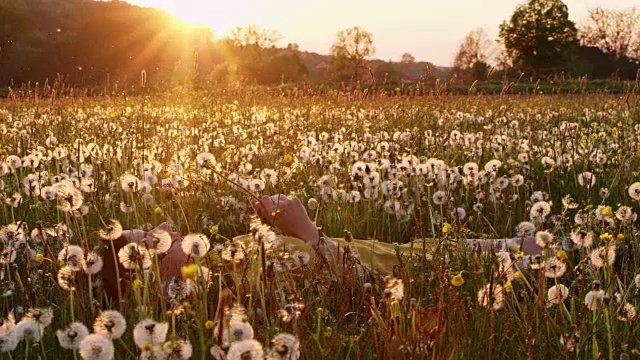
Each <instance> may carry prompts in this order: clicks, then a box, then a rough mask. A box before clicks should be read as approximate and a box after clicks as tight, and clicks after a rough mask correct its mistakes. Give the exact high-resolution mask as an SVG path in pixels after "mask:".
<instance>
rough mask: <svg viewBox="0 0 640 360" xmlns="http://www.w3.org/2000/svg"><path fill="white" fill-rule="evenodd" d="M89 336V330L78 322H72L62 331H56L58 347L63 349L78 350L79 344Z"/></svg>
mask: <svg viewBox="0 0 640 360" xmlns="http://www.w3.org/2000/svg"><path fill="white" fill-rule="evenodd" d="M87 336H89V329H87V327H86V326H85V325H84V324H83V323H80V322H74V323H72V324H70V325H69V327H67V328H66V329H64V330H58V331H56V337H57V338H58V342H59V343H60V346H61V347H62V348H64V349H69V350H78V349H79V348H80V343H81V342H82V340H84V338H86V337H87Z"/></svg>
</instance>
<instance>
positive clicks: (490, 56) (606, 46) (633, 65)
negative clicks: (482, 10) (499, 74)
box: [453, 0, 640, 79]
mask: <svg viewBox="0 0 640 360" xmlns="http://www.w3.org/2000/svg"><path fill="white" fill-rule="evenodd" d="M499 29H500V32H499V38H498V39H497V41H491V40H490V39H488V37H487V35H486V33H485V32H484V30H483V29H476V30H474V31H472V32H471V33H469V34H468V35H467V36H466V37H465V38H464V39H463V41H462V42H461V43H460V45H459V47H458V51H457V53H456V56H455V60H454V66H453V67H454V72H455V73H456V74H457V75H460V76H467V77H471V78H474V79H483V78H485V77H486V76H487V73H488V72H489V71H490V69H491V66H493V67H494V68H496V69H498V70H502V71H504V72H506V73H512V75H513V74H517V73H528V74H532V75H536V76H540V75H545V74H547V75H548V74H554V75H556V74H559V73H562V74H573V75H574V76H588V77H589V78H614V79H635V78H636V76H637V75H638V69H639V68H640V61H639V59H640V12H638V10H637V9H636V8H630V9H626V10H609V9H603V8H601V7H596V8H593V9H590V10H589V13H588V17H587V19H586V20H584V22H583V23H581V24H576V23H574V22H573V21H571V20H570V19H569V12H568V9H567V6H566V5H565V4H564V3H563V2H562V1H561V0H528V1H527V2H526V3H524V4H522V5H519V6H518V7H517V8H516V9H515V11H514V13H513V14H512V15H511V17H510V18H509V19H508V20H506V21H504V22H503V23H502V24H501V25H500V27H499Z"/></svg>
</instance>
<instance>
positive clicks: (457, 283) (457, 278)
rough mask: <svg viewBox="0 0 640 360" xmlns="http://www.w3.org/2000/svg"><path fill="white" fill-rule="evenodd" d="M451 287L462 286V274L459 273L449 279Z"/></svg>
mask: <svg viewBox="0 0 640 360" xmlns="http://www.w3.org/2000/svg"><path fill="white" fill-rule="evenodd" d="M451 285H453V286H455V287H460V286H462V285H464V278H463V277H462V272H460V273H459V274H458V275H456V276H454V277H453V278H452V279H451Z"/></svg>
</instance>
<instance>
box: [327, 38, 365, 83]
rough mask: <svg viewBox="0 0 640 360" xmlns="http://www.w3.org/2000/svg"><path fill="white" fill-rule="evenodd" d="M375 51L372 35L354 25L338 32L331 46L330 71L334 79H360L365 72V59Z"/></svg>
mask: <svg viewBox="0 0 640 360" xmlns="http://www.w3.org/2000/svg"><path fill="white" fill-rule="evenodd" d="M374 53H375V48H374V46H373V35H372V34H371V33H370V32H368V31H366V30H365V29H363V28H361V27H359V26H356V27H353V28H350V29H345V30H342V31H340V32H338V38H337V39H336V41H335V42H334V43H333V46H331V55H332V56H333V59H332V62H331V68H332V69H331V72H332V74H334V78H335V79H336V80H346V78H347V77H349V76H350V80H352V81H354V80H355V81H357V80H360V76H361V75H362V74H365V60H366V58H368V57H370V56H372V55H373V54H374Z"/></svg>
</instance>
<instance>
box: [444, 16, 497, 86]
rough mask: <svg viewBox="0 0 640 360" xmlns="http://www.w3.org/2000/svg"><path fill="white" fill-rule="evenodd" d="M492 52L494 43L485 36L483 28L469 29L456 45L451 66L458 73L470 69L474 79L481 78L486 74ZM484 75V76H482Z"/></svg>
mask: <svg viewBox="0 0 640 360" xmlns="http://www.w3.org/2000/svg"><path fill="white" fill-rule="evenodd" d="M493 52H494V45H493V43H492V41H491V40H489V39H488V38H487V35H486V33H485V32H484V30H483V29H480V28H478V29H475V30H473V31H471V32H470V33H469V34H467V36H465V38H464V39H463V40H462V42H461V43H460V45H458V52H457V53H456V56H455V58H454V60H453V68H454V70H455V71H456V72H458V73H460V74H461V73H463V72H467V71H469V70H471V69H474V71H472V73H473V74H472V77H473V78H474V79H476V80H477V79H481V78H483V77H484V76H486V73H487V71H484V70H480V69H488V68H489V65H488V62H489V59H490V58H491V56H492V53H493ZM483 75H484V76H483Z"/></svg>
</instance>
